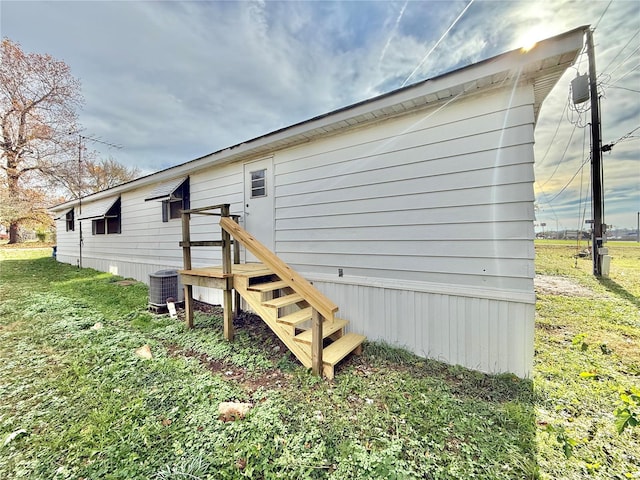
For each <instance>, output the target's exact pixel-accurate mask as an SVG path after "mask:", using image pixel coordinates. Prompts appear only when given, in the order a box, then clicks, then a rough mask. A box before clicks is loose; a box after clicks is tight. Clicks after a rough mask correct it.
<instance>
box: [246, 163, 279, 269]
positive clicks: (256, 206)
mask: <svg viewBox="0 0 640 480" xmlns="http://www.w3.org/2000/svg"><path fill="white" fill-rule="evenodd" d="M273 192H274V188H273V159H272V158H266V159H263V160H257V161H255V162H250V163H245V164H244V228H245V230H247V231H248V232H249V233H250V234H251V235H253V236H254V237H255V238H256V239H257V240H258V241H259V242H260V243H262V244H263V245H264V246H265V247H267V248H268V249H269V250H271V251H273V249H274V238H273V237H274V201H273ZM245 261H247V262H257V261H258V260H257V259H256V258H255V257H254V256H253V255H251V253H250V252H246V258H245Z"/></svg>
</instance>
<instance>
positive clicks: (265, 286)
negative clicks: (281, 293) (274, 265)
mask: <svg viewBox="0 0 640 480" xmlns="http://www.w3.org/2000/svg"><path fill="white" fill-rule="evenodd" d="M286 286H287V283H286V282H283V281H282V280H276V281H274V282H266V283H257V284H255V285H249V286H248V287H247V290H251V291H253V292H262V293H264V292H273V291H274V290H280V289H281V288H285V287H286Z"/></svg>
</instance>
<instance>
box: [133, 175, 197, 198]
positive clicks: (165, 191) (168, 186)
mask: <svg viewBox="0 0 640 480" xmlns="http://www.w3.org/2000/svg"><path fill="white" fill-rule="evenodd" d="M188 178H189V177H180V178H174V179H173V180H171V181H169V182H165V183H161V184H160V185H157V186H156V188H154V189H153V191H152V192H151V193H150V194H149V196H148V197H146V198H145V199H144V201H145V202H148V201H150V200H168V199H169V198H171V195H173V192H175V191H176V190H177V189H178V188H180V187H181V186H182V184H183V183H184V182H186V181H187V179H188Z"/></svg>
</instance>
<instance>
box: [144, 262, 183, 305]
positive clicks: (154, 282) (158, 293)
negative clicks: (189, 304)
mask: <svg viewBox="0 0 640 480" xmlns="http://www.w3.org/2000/svg"><path fill="white" fill-rule="evenodd" d="M178 292H179V289H178V271H177V270H158V271H157V272H155V273H150V274H149V305H152V306H154V307H166V306H167V299H168V298H172V299H173V301H174V302H179V301H180V298H179V296H178Z"/></svg>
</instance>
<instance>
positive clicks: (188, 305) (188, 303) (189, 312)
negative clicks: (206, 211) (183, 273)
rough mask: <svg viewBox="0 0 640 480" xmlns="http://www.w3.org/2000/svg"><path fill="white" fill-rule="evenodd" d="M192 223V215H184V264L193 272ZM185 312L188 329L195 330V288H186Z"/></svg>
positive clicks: (189, 286) (188, 286)
mask: <svg viewBox="0 0 640 480" xmlns="http://www.w3.org/2000/svg"><path fill="white" fill-rule="evenodd" d="M190 222H191V214H189V213H184V212H183V213H182V241H183V242H184V244H183V245H184V246H183V247H182V263H183V264H184V265H183V268H184V270H191V246H190V245H189V242H190V241H191V230H190V225H189V223H190ZM184 312H185V322H186V324H187V328H193V286H191V285H185V286H184Z"/></svg>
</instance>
